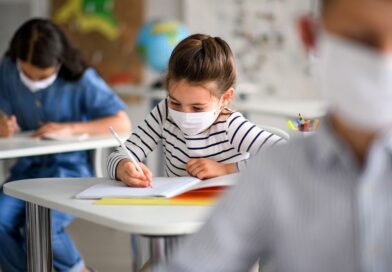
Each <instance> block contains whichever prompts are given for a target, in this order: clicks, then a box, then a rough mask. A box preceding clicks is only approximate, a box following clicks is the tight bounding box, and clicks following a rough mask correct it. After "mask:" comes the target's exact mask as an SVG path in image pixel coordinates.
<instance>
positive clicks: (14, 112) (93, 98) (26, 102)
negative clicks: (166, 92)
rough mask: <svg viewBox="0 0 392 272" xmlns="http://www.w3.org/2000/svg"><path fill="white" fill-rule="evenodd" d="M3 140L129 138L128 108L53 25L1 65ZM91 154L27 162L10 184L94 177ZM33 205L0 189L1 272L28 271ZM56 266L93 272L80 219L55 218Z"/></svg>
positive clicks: (19, 35)
mask: <svg viewBox="0 0 392 272" xmlns="http://www.w3.org/2000/svg"><path fill="white" fill-rule="evenodd" d="M0 110H1V112H2V113H3V115H5V116H6V117H4V116H3V117H2V118H0V131H2V136H5V137H11V136H12V135H13V134H14V133H15V131H16V130H17V129H20V130H22V131H35V136H37V137H39V136H44V135H46V134H57V135H73V134H82V133H89V134H102V133H107V128H108V127H109V126H112V125H114V126H115V127H116V129H117V130H119V131H122V132H127V131H129V129H130V122H129V119H128V117H127V114H126V113H125V111H124V110H125V105H124V104H123V103H122V101H121V100H120V99H119V98H118V97H117V96H116V95H115V94H114V93H113V92H112V91H111V90H110V88H109V87H108V86H107V85H106V83H105V82H104V81H103V80H102V79H101V78H100V77H99V76H98V74H97V73H96V72H95V71H94V70H93V69H92V68H88V67H87V66H86V65H85V63H84V61H83V60H82V58H81V57H80V55H79V54H78V52H77V51H76V50H75V49H74V48H72V47H71V46H70V44H69V42H68V41H67V39H66V37H65V35H64V33H63V32H61V30H60V29H59V28H58V27H57V26H56V25H54V24H53V23H51V22H50V21H48V20H42V19H34V20H30V21H28V22H26V23H25V24H23V25H22V26H21V27H20V28H19V29H18V30H17V31H16V33H15V35H14V37H13V38H12V40H11V43H10V46H9V49H8V51H7V53H6V55H5V57H4V58H3V59H2V60H1V62H0ZM92 175H93V173H92V167H91V165H90V163H89V156H88V154H87V153H86V152H68V153H63V154H54V155H46V156H31V157H26V158H21V159H19V160H18V161H17V162H16V164H15V165H14V166H13V167H12V169H11V176H10V177H9V178H8V181H13V180H18V179H27V178H42V177H89V176H92ZM24 211H25V203H24V202H23V201H21V200H18V199H16V198H13V197H10V196H7V195H5V194H4V193H3V192H2V189H1V188H0V268H1V269H0V270H2V271H7V272H8V271H27V260H26V251H25V250H26V245H25V243H24V241H25V239H24V237H23V233H24V231H21V230H22V229H23V228H24V226H25V213H24ZM51 214H52V241H53V263H54V268H55V270H56V271H77V272H79V271H87V269H86V268H85V265H84V262H83V259H82V257H81V256H80V254H79V252H78V251H77V249H76V247H75V246H74V244H73V243H72V240H71V238H70V237H69V236H68V234H67V232H66V231H65V228H66V226H67V225H68V224H69V223H70V222H71V221H72V217H71V216H69V215H67V214H64V213H61V212H58V211H52V213H51Z"/></svg>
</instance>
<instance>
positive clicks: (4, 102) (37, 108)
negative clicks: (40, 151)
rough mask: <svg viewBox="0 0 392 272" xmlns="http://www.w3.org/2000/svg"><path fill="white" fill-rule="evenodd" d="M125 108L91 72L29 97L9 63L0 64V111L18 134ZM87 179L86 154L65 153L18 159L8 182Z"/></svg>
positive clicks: (87, 164) (9, 61)
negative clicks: (12, 121) (13, 123)
mask: <svg viewBox="0 0 392 272" xmlns="http://www.w3.org/2000/svg"><path fill="white" fill-rule="evenodd" d="M125 108H126V106H125V105H124V103H123V102H122V101H121V100H120V99H119V98H118V97H117V96H116V95H115V94H114V93H113V91H112V90H111V89H110V87H109V86H108V85H107V84H106V83H105V82H104V81H103V80H102V78H101V77H99V75H98V74H97V73H96V72H95V70H93V69H92V68H88V69H87V70H86V71H85V72H84V74H83V75H82V77H81V78H80V79H79V80H78V81H65V80H62V79H60V78H58V79H57V80H56V81H55V82H54V83H53V84H52V85H51V86H50V87H48V88H46V89H43V90H40V91H38V92H35V93H33V92H31V91H30V90H29V89H27V87H26V86H25V85H24V84H23V83H22V82H21V80H20V77H19V71H18V69H17V67H16V65H15V63H14V62H12V61H11V59H9V58H7V57H6V58H4V59H3V60H2V61H1V62H0V110H2V111H4V112H5V113H6V114H9V115H11V114H13V115H15V116H16V118H17V122H18V124H19V126H20V128H21V130H22V131H30V130H36V129H38V128H39V127H41V126H42V124H44V123H47V122H81V121H89V120H94V119H98V118H102V117H105V116H110V115H113V114H115V113H117V112H119V111H121V110H124V109H125ZM91 175H92V173H91V167H90V165H89V158H88V156H87V153H86V152H69V153H63V154H55V155H48V156H33V157H26V158H22V159H19V160H18V161H17V163H16V164H15V166H14V167H13V168H12V169H11V177H10V179H11V180H14V179H22V178H38V177H80V176H91Z"/></svg>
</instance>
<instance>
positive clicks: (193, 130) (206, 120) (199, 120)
mask: <svg viewBox="0 0 392 272" xmlns="http://www.w3.org/2000/svg"><path fill="white" fill-rule="evenodd" d="M220 104H221V103H219V104H218V105H219V106H218V107H216V108H215V109H214V110H211V111H205V112H180V111H175V110H173V109H171V108H169V114H170V117H171V118H172V119H173V121H174V122H175V123H176V124H177V126H178V127H179V128H180V129H181V131H182V132H184V133H185V134H187V135H189V136H194V135H197V134H199V133H201V132H203V131H204V130H206V129H207V128H209V127H210V126H211V125H212V124H213V123H214V122H215V120H216V119H217V118H218V116H219V114H220V112H221V106H220Z"/></svg>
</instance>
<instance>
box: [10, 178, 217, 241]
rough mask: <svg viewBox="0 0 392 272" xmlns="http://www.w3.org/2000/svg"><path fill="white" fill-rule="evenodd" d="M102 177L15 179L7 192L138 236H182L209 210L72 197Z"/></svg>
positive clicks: (194, 207)
mask: <svg viewBox="0 0 392 272" xmlns="http://www.w3.org/2000/svg"><path fill="white" fill-rule="evenodd" d="M104 180H105V179H99V178H83V179H80V178H72V179H71V178H69V179H64V178H51V179H35V180H21V181H14V182H10V183H7V184H5V185H4V192H5V193H6V194H7V195H11V196H14V197H16V198H19V199H22V200H25V201H28V202H31V203H34V204H37V205H40V206H44V207H47V208H50V209H56V210H59V211H62V212H66V213H69V214H72V215H74V216H76V217H79V218H82V219H85V220H88V221H91V222H94V223H97V224H100V225H104V226H107V227H110V228H113V229H116V230H120V231H125V232H128V233H133V234H141V235H152V236H154V235H157V236H164V235H183V234H189V233H193V232H195V231H196V230H197V229H198V228H199V227H200V226H201V225H202V224H203V222H204V219H205V218H206V216H207V215H208V212H209V211H210V210H211V208H210V207H205V206H131V205H126V206H101V205H95V204H94V201H92V200H77V199H74V198H73V197H74V196H75V195H76V194H77V193H79V192H81V191H82V190H84V189H86V188H88V187H89V186H92V185H94V184H96V183H99V182H102V181H104Z"/></svg>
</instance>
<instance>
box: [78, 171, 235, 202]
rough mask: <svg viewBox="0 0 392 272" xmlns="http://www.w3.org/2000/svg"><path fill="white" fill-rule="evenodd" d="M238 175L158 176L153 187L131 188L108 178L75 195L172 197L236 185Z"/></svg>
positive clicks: (94, 196)
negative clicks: (200, 177)
mask: <svg viewBox="0 0 392 272" xmlns="http://www.w3.org/2000/svg"><path fill="white" fill-rule="evenodd" d="M238 175H239V174H233V175H227V176H221V177H217V178H213V179H208V180H200V179H197V178H193V177H178V178H163V177H156V178H153V181H152V188H131V187H128V186H126V185H125V184H124V183H122V182H119V181H114V180H110V181H109V180H108V181H105V182H102V183H99V184H96V185H94V186H91V187H90V188H87V189H86V190H84V191H82V192H80V193H79V194H77V195H76V196H75V197H76V198H78V199H100V198H144V197H165V198H171V197H175V196H178V195H180V194H182V193H185V192H189V191H192V190H197V189H202V188H209V187H226V186H232V185H235V184H236V182H237V179H238Z"/></svg>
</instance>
